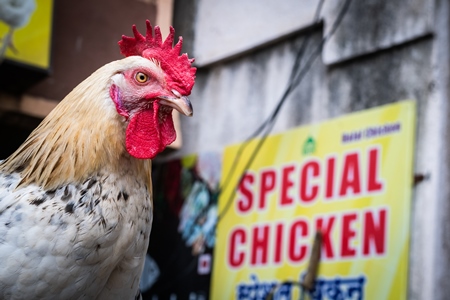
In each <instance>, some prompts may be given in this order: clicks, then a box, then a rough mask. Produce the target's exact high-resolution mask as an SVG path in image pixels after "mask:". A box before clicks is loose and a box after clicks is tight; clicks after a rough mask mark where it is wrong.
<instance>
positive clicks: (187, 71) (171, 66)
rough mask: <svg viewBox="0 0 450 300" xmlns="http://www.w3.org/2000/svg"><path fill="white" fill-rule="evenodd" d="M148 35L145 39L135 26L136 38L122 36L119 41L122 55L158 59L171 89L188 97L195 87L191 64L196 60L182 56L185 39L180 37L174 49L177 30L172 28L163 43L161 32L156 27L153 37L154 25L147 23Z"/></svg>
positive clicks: (193, 71)
mask: <svg viewBox="0 0 450 300" xmlns="http://www.w3.org/2000/svg"><path fill="white" fill-rule="evenodd" d="M146 24H147V34H146V36H145V37H144V36H143V35H142V34H140V33H139V31H138V30H137V29H136V25H133V34H134V37H128V36H125V35H122V40H120V41H119V47H120V53H122V54H123V55H125V56H132V55H139V56H142V57H145V58H148V59H156V60H157V61H158V62H159V63H160V65H161V68H162V69H163V70H164V72H165V74H166V81H167V84H168V85H169V86H170V88H172V89H175V90H177V91H178V92H179V93H180V94H182V95H184V96H187V95H189V94H190V93H191V90H192V87H193V86H194V79H195V72H196V70H197V69H196V68H193V67H192V66H191V64H192V63H193V62H194V59H193V58H191V59H189V58H188V56H187V54H186V53H184V54H182V55H180V51H181V46H182V45H183V38H182V37H180V38H179V40H178V43H176V45H175V46H174V47H172V44H173V37H174V34H175V30H174V29H173V27H172V26H170V33H169V35H168V36H167V38H166V40H165V41H164V42H162V36H161V30H160V28H159V26H155V36H153V30H152V25H151V24H150V21H149V20H147V21H146Z"/></svg>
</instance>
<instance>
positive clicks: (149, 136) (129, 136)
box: [125, 101, 176, 159]
mask: <svg viewBox="0 0 450 300" xmlns="http://www.w3.org/2000/svg"><path fill="white" fill-rule="evenodd" d="M175 138H176V132H175V128H174V126H173V120H172V114H171V113H170V112H160V105H159V103H158V102H157V101H155V102H153V109H147V110H144V111H141V112H138V113H136V114H135V115H134V116H133V117H132V118H131V120H130V123H129V124H128V127H127V131H126V141H125V145H126V148H127V151H128V153H130V155H132V156H134V157H136V158H140V159H151V158H154V157H155V156H156V155H157V154H158V153H160V152H161V151H163V150H164V148H165V147H166V146H167V145H170V144H171V143H173V141H175Z"/></svg>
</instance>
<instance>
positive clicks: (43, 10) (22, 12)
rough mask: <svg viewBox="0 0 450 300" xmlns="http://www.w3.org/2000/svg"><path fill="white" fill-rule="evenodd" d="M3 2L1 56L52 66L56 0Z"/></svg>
mask: <svg viewBox="0 0 450 300" xmlns="http://www.w3.org/2000/svg"><path fill="white" fill-rule="evenodd" d="M10 2H11V1H10ZM2 5H3V6H4V7H3V8H2V10H1V11H0V38H1V43H0V56H1V57H6V58H7V59H10V60H13V61H16V62H19V63H23V64H27V65H31V66H33V67H37V68H40V69H48V68H49V66H50V45H51V32H52V30H51V29H52V14H53V13H52V11H53V0H24V1H12V2H11V4H9V3H6V2H5V3H4V4H2Z"/></svg>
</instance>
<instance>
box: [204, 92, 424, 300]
mask: <svg viewBox="0 0 450 300" xmlns="http://www.w3.org/2000/svg"><path fill="white" fill-rule="evenodd" d="M414 126H415V102H414V101H403V102H398V103H395V104H391V105H386V106H382V107H378V108H374V109H369V110H366V111H362V112H357V113H352V114H349V115H346V116H344V117H341V118H338V119H334V120H330V121H327V122H324V123H320V124H316V125H310V126H304V127H300V128H296V129H292V130H289V131H287V132H285V133H282V134H276V135H273V136H270V137H268V139H267V141H266V142H265V143H264V145H263V147H262V148H261V150H260V152H259V153H258V155H257V157H256V159H255V160H254V162H253V164H252V165H251V167H250V169H249V170H248V171H247V172H246V173H245V176H243V177H242V181H241V183H240V185H239V186H238V189H237V190H235V187H236V186H237V183H238V180H239V178H240V176H241V174H242V173H241V172H239V170H238V172H235V174H234V175H233V176H234V177H232V178H231V181H230V184H228V185H227V186H226V187H225V189H224V190H223V192H222V193H221V195H220V199H219V214H220V212H223V211H224V209H225V207H226V206H227V202H228V199H229V198H230V196H232V193H234V192H235V191H236V192H235V194H234V196H233V197H232V199H233V202H232V204H231V205H230V207H229V209H228V210H227V212H226V213H225V214H224V215H223V216H222V217H221V219H219V223H218V227H217V243H216V247H215V250H214V266H213V278H212V287H211V298H212V299H264V295H266V294H267V292H268V291H269V290H271V289H272V288H273V287H274V286H275V284H277V283H280V282H283V281H285V280H293V281H300V280H301V278H302V276H304V274H305V272H306V268H307V265H308V259H309V256H310V254H311V247H312V242H313V238H314V235H315V232H316V231H321V232H322V234H323V239H324V240H323V245H322V252H321V263H320V267H319V274H318V279H317V282H316V290H315V292H314V293H313V299H393V300H394V299H395V300H398V299H406V293H407V269H408V254H409V220H410V200H411V188H412V178H413V170H412V167H413V149H414V135H415V133H414ZM257 143H258V140H254V141H252V142H251V143H250V144H249V145H248V146H247V147H246V149H245V151H244V152H243V156H242V161H244V162H246V161H247V160H248V159H249V158H250V155H251V153H252V152H253V150H254V148H255V147H256V145H257ZM240 146H241V145H233V146H230V147H228V148H226V149H225V152H224V161H223V173H222V180H224V179H225V177H226V176H227V174H228V173H229V172H230V171H231V168H232V164H233V161H234V158H235V157H236V155H237V152H238V150H239V147H240ZM241 171H242V170H241ZM295 293H297V295H298V292H296V291H294V288H293V287H292V286H289V285H285V286H283V287H282V288H281V289H278V291H277V293H276V295H275V297H280V298H281V297H282V296H285V297H286V296H287V297H290V296H292V295H295Z"/></svg>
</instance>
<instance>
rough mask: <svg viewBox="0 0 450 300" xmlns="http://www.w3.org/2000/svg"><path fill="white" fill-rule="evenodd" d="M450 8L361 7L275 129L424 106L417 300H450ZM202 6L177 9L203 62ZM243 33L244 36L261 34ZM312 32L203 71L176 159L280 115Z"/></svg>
mask: <svg viewBox="0 0 450 300" xmlns="http://www.w3.org/2000/svg"><path fill="white" fill-rule="evenodd" d="M325 2H326V3H327V5H326V6H325V7H324V12H323V24H324V26H323V27H320V26H319V27H315V28H313V29H312V35H311V39H310V43H309V47H308V51H309V52H311V50H312V49H313V48H314V47H317V45H318V43H319V42H320V40H321V38H322V37H323V36H324V35H326V34H327V33H328V32H329V31H330V30H331V24H332V22H333V21H334V20H335V19H336V17H337V12H338V10H339V8H340V7H341V6H342V4H343V3H344V1H343V0H340V1H325ZM447 2H448V1H445V0H435V1H427V0H414V1H409V0H391V1H387V0H386V1H352V3H351V6H350V9H349V11H348V13H347V15H346V16H345V19H344V21H343V23H342V26H341V27H340V28H339V29H338V30H337V32H336V34H335V35H334V36H333V38H332V39H331V40H330V42H329V43H328V44H327V45H326V47H325V49H324V51H323V52H322V56H321V57H319V59H318V60H317V61H316V62H315V63H314V65H313V66H312V69H311V71H310V72H309V74H308V75H307V77H306V78H305V80H304V81H303V82H302V83H301V84H300V86H298V87H297V88H296V90H295V91H294V92H293V93H292V95H291V96H290V98H289V99H288V101H287V103H286V105H285V107H284V108H283V109H282V111H281V114H280V117H279V120H278V121H277V124H276V126H275V129H274V131H275V132H276V131H281V130H284V129H287V128H291V127H293V126H297V125H301V124H310V123H315V122H319V121H323V120H326V119H329V118H333V117H337V116H341V115H343V114H346V113H349V112H353V111H359V110H363V109H367V108H370V107H375V106H379V105H382V104H386V103H392V102H396V101H400V100H404V99H414V100H416V101H417V108H418V114H417V139H416V149H415V153H416V154H415V157H416V158H415V171H416V173H420V174H428V175H429V179H427V180H426V181H424V182H422V183H420V184H418V185H417V186H416V187H415V188H414V199H413V209H412V212H411V216H412V219H411V233H412V236H411V251H410V274H409V298H410V299H446V298H447V295H450V286H449V285H448V284H446V282H447V278H449V276H450V271H449V270H450V265H449V264H450V242H449V241H450V236H449V235H450V230H446V229H447V228H448V227H449V226H450V221H449V220H450V217H449V212H450V198H449V194H450V188H449V187H448V186H450V185H449V184H448V182H449V176H448V173H449V172H448V169H449V166H450V162H449V158H450V156H449V153H450V152H449V151H448V150H449V145H448V142H447V141H448V140H449V139H448V133H447V132H449V129H450V128H449V127H450V125H449V122H448V121H447V119H448V115H449V112H450V110H449V107H448V104H447V103H448V95H449V93H448V88H449V72H448V69H449V54H448V52H449V50H448V49H449V37H448V34H449V28H450V26H449V4H448V3H447ZM201 5H202V1H200V0H191V1H186V0H182V1H181V0H178V1H176V2H175V22H174V24H175V26H176V27H175V28H177V33H178V34H181V35H184V32H186V37H187V38H188V39H191V40H189V41H187V43H186V44H185V46H186V47H185V48H184V51H187V52H189V54H190V55H192V56H194V57H195V55H196V51H198V50H197V49H196V48H195V47H194V45H201V42H198V41H197V42H196V40H197V39H201V38H202V37H199V36H198V35H197V31H196V28H198V27H199V26H200V27H201V26H205V27H206V28H207V27H208V26H210V27H211V26H213V25H210V24H214V22H215V20H214V19H212V18H211V19H207V18H206V19H205V18H204V17H203V18H202V19H201V22H203V23H201V24H199V23H198V22H199V19H198V18H197V16H198V15H197V14H198V11H201V9H202V8H199V6H201ZM261 6H263V5H261ZM261 6H260V7H259V8H261ZM298 6H299V5H298V1H297V2H295V3H294V1H292V7H293V8H294V7H295V8H296V9H301V8H298ZM182 12H185V13H186V14H183V13H182ZM274 19H276V18H274ZM266 23H267V21H266ZM269 23H270V22H269ZM178 25H179V26H178ZM267 26H269V25H267ZM242 30H243V32H240V36H243V35H245V33H246V34H248V35H251V34H252V32H251V30H250V31H248V32H245V29H242ZM261 30H263V27H261ZM309 32H311V31H303V32H302V31H300V32H297V34H295V35H294V36H291V37H288V38H285V39H282V40H279V41H276V42H274V43H273V44H271V45H268V46H265V47H263V48H259V49H258V50H256V51H253V52H243V53H242V55H241V56H238V57H236V53H231V52H230V57H231V58H230V59H229V60H226V59H225V60H224V59H223V57H222V58H221V60H220V61H219V62H217V63H215V64H214V63H213V64H211V65H209V66H208V67H200V68H199V70H198V74H197V83H196V86H195V87H194V90H193V92H192V96H191V100H192V102H193V105H194V109H195V115H194V118H191V119H187V118H182V120H181V121H182V128H183V137H184V147H183V149H182V150H181V151H179V152H177V153H175V154H174V156H182V155H185V154H188V153H192V152H203V151H210V150H216V151H217V150H221V149H223V147H224V146H226V145H229V144H231V143H236V142H240V141H242V140H244V139H245V138H247V137H248V136H249V135H250V134H251V133H252V132H253V131H254V130H255V129H256V127H257V126H258V125H260V123H261V122H262V121H263V120H264V119H265V118H266V117H267V116H268V115H269V113H270V112H271V110H272V109H273V108H274V106H275V105H276V102H277V101H278V99H279V98H280V96H281V93H282V92H283V90H284V88H285V87H286V85H287V80H288V77H289V73H290V69H291V67H292V63H293V60H294V56H295V54H296V51H297V50H298V49H299V45H300V43H301V42H302V40H304V39H305V38H306V37H307V36H308V35H309ZM216 40H217V39H216ZM216 46H217V45H216ZM255 46H256V45H255ZM306 57H308V55H306Z"/></svg>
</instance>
